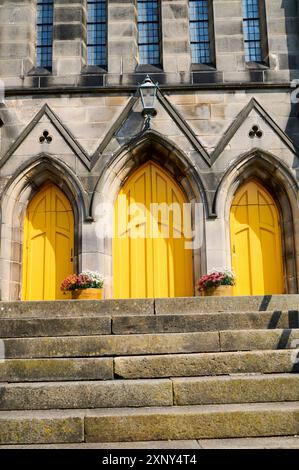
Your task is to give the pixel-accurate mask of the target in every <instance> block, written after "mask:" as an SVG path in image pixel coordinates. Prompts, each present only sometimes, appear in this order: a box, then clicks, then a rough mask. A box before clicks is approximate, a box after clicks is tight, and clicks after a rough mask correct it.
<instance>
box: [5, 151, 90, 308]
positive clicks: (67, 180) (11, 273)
mask: <svg viewBox="0 0 299 470" xmlns="http://www.w3.org/2000/svg"><path fill="white" fill-rule="evenodd" d="M47 181H51V182H53V183H54V184H55V185H57V186H58V187H59V188H60V189H61V190H62V191H63V192H64V193H65V194H66V196H67V197H68V199H69V200H70V202H71V205H72V207H73V211H74V218H75V224H76V226H77V227H78V230H77V237H76V240H75V261H77V260H78V256H79V255H80V252H81V247H80V243H81V226H82V221H83V220H84V218H86V216H87V201H86V200H85V195H84V191H83V188H82V186H81V184H80V182H79V180H78V179H77V178H76V176H75V175H74V174H72V173H71V172H70V170H69V168H68V167H67V166H66V165H64V164H63V163H62V162H60V161H58V160H56V159H55V158H53V157H52V156H51V157H50V156H48V155H46V154H42V155H38V156H37V157H35V158H33V159H31V160H30V161H29V162H27V164H26V165H23V166H21V167H20V168H19V169H18V171H17V172H16V173H15V174H14V175H13V176H12V177H11V178H10V180H9V181H8V183H7V184H6V186H5V188H4V190H3V192H2V196H1V199H0V204H1V249H0V263H1V267H2V269H1V272H2V276H1V298H2V300H18V299H20V295H21V294H20V293H21V279H22V242H23V223H24V217H25V212H26V208H27V205H28V203H29V202H30V200H31V199H32V197H33V196H34V195H35V194H36V193H37V191H38V190H39V188H41V186H42V185H43V184H44V183H46V182H47Z"/></svg>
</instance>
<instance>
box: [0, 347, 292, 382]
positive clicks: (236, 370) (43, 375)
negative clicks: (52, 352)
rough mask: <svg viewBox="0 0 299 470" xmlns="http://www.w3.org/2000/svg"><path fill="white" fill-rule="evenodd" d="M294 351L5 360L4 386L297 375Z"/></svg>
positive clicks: (0, 373)
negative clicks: (232, 375)
mask: <svg viewBox="0 0 299 470" xmlns="http://www.w3.org/2000/svg"><path fill="white" fill-rule="evenodd" d="M298 371H299V364H298V363H295V362H294V350H290V349H285V350H276V351H275V350H265V351H238V352H219V353H195V354H167V355H166V354H165V355H153V356H149V355H145V356H122V357H115V358H51V359H6V360H5V361H3V362H0V380H1V382H40V381H41V382H44V381H69V380H112V379H120V378H121V379H147V378H164V377H190V376H203V375H205V376H207V375H212V376H213V375H228V374H240V373H244V374H247V373H263V374H273V373H282V372H298Z"/></svg>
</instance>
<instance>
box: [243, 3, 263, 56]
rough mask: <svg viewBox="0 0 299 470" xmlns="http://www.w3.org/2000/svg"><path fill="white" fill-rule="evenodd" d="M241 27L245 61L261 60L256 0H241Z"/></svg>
mask: <svg viewBox="0 0 299 470" xmlns="http://www.w3.org/2000/svg"><path fill="white" fill-rule="evenodd" d="M243 27H244V46H245V60H246V62H262V60H263V57H262V45H261V22H260V10H259V2H258V0H243Z"/></svg>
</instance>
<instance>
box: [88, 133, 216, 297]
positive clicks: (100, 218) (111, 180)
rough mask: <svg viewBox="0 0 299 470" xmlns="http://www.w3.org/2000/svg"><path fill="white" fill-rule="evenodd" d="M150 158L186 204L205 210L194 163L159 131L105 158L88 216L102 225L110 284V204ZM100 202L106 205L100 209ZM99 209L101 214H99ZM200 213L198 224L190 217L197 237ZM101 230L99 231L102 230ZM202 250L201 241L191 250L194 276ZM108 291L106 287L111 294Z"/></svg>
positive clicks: (202, 260)
mask: <svg viewBox="0 0 299 470" xmlns="http://www.w3.org/2000/svg"><path fill="white" fill-rule="evenodd" d="M149 160H152V161H154V162H155V163H157V164H158V165H160V166H161V167H162V168H163V169H164V170H165V171H167V172H168V173H169V174H170V176H172V177H173V178H174V179H175V181H176V182H178V184H179V185H180V186H181V188H182V189H183V191H184V193H185V195H186V198H187V200H188V202H189V203H191V204H195V203H200V204H201V207H203V212H202V213H203V214H207V213H208V205H207V201H206V197H205V191H204V187H203V184H202V182H201V179H200V177H199V174H198V173H197V171H196V169H195V168H194V165H193V164H192V163H191V161H190V160H189V159H188V158H187V156H186V155H185V154H184V153H183V152H181V151H180V150H179V149H178V147H177V146H175V145H174V144H173V143H172V142H170V141H169V140H168V139H164V138H162V136H160V134H159V133H157V132H154V131H150V132H146V133H145V134H143V135H142V136H141V137H140V138H139V139H137V140H136V141H134V142H131V145H130V146H127V145H126V146H124V147H123V148H122V149H120V150H119V151H118V152H117V153H116V154H114V155H113V156H112V157H111V158H110V160H109V161H108V163H107V165H106V167H105V168H104V170H103V171H102V174H101V176H100V177H99V180H98V182H97V185H96V187H95V191H94V194H93V199H92V203H91V211H90V213H91V214H92V217H93V218H94V220H95V222H96V224H97V227H99V228H100V227H102V226H105V233H104V236H103V238H102V240H101V241H100V245H101V247H100V251H101V252H102V254H103V258H104V259H103V264H104V265H105V273H104V274H105V277H106V278H107V279H109V278H110V280H111V282H110V286H112V278H113V273H112V234H113V212H114V203H115V201H116V198H117V195H118V193H119V191H120V188H121V187H122V186H123V185H124V183H125V182H126V181H127V179H128V178H129V177H130V176H131V175H132V174H133V173H134V172H135V171H136V170H137V169H138V168H139V167H140V166H141V165H142V164H144V163H146V162H147V161H149ZM103 205H108V206H109V207H108V209H106V210H104V209H103ZM103 211H104V212H105V215H103ZM205 217H206V216H205V215H202V217H201V220H200V223H198V218H197V221H196V220H195V218H194V217H193V220H192V225H193V230H194V231H195V230H196V231H197V232H200V239H201V240H204V239H205V236H204V232H205V227H204V223H205V222H204V220H205ZM102 233H103V232H102ZM205 262H206V260H205V250H204V246H203V243H202V245H201V246H200V248H196V249H194V250H193V275H194V279H198V278H199V276H200V274H201V273H202V272H203V271H204V270H205ZM111 293H112V290H110V292H109V290H108V295H111Z"/></svg>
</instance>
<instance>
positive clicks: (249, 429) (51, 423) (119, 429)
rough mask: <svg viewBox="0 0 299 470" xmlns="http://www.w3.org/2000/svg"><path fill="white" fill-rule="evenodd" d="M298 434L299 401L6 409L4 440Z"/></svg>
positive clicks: (0, 419) (0, 437)
mask: <svg viewBox="0 0 299 470" xmlns="http://www.w3.org/2000/svg"><path fill="white" fill-rule="evenodd" d="M298 433H299V403H298V402H293V403H268V404H267V403H254V404H237V405H230V404H228V405H193V406H177V407H158V408H156V407H152V408H114V409H93V410H76V411H74V410H72V411H70V410H64V411H43V412H41V411H9V412H7V411H3V412H2V413H1V415H0V444H1V445H4V444H34V443H36V444H37V443H45V444H47V443H66V442H67V443H80V442H86V443H89V442H107V438H109V441H110V442H118V441H124V442H125V441H135V440H136V441H148V440H169V439H170V440H186V439H188V440H189V439H209V438H213V439H217V438H218V439H219V438H221V439H223V438H228V437H230V438H235V437H244V436H247V437H258V436H263V437H267V436H287V435H296V434H298Z"/></svg>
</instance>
